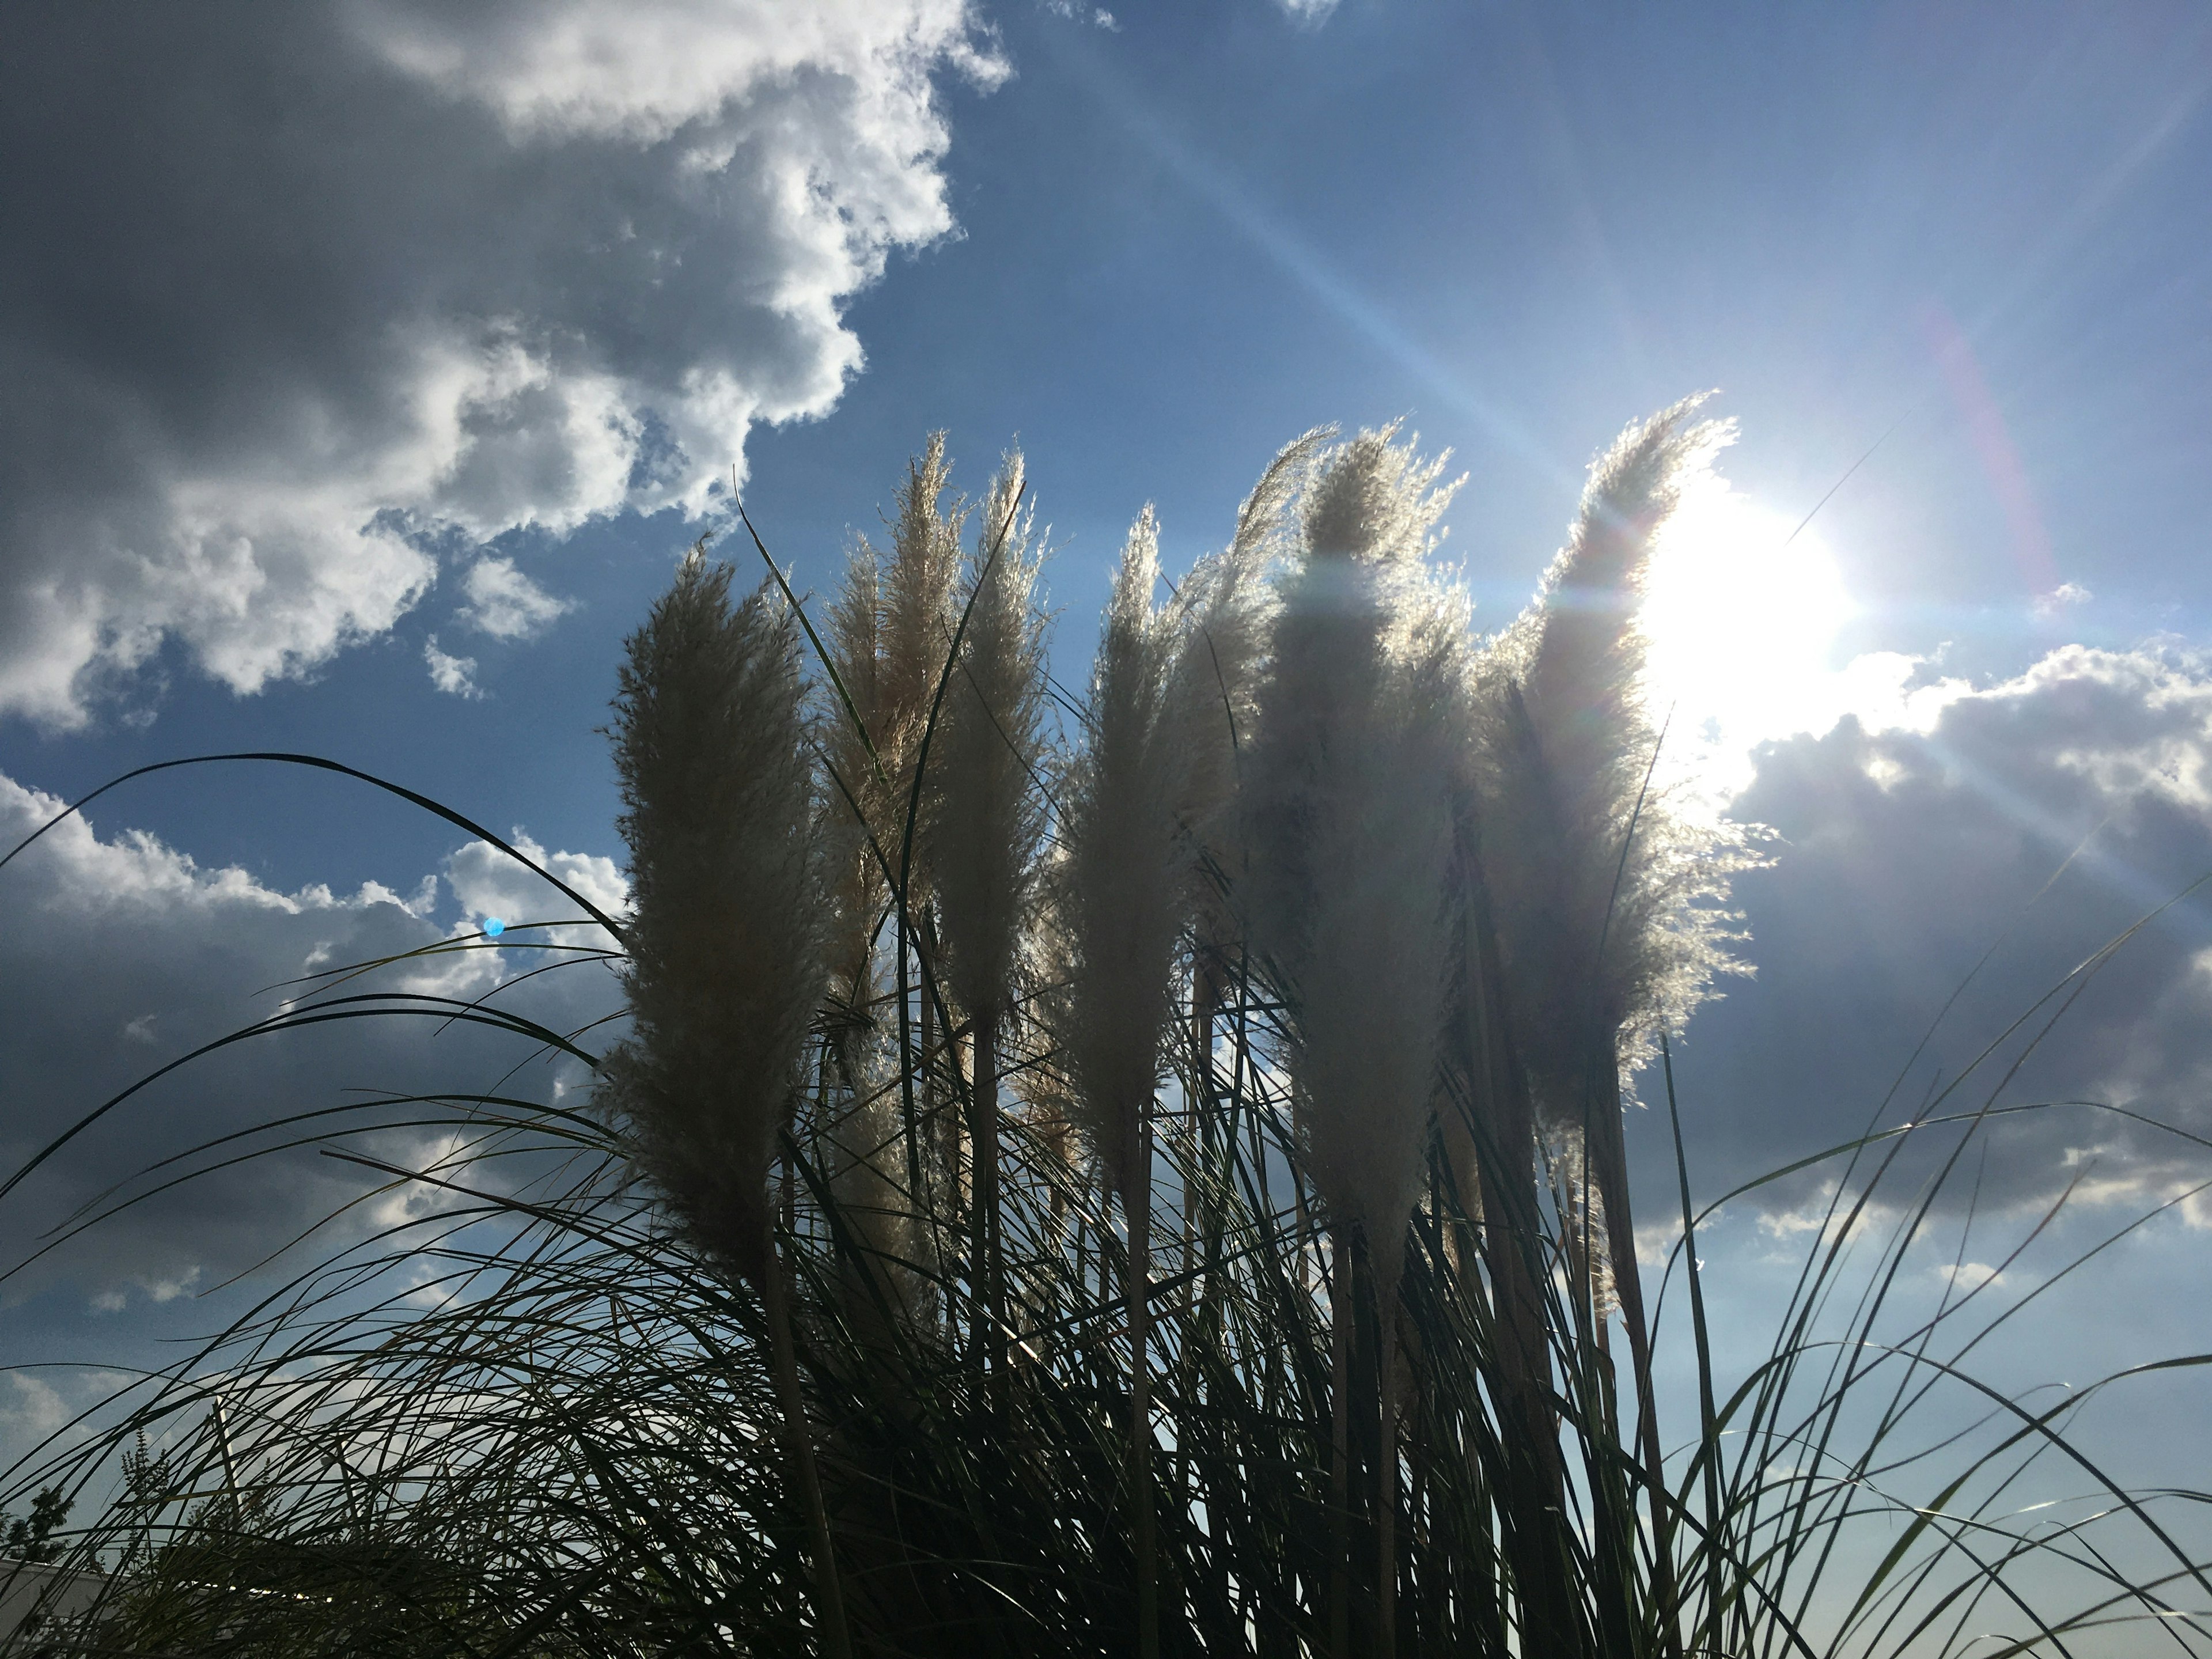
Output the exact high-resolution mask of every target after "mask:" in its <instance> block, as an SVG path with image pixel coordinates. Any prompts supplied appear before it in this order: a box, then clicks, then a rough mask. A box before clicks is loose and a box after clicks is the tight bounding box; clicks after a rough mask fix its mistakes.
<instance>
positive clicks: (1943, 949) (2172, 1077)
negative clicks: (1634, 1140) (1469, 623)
mask: <svg viewBox="0 0 2212 1659" xmlns="http://www.w3.org/2000/svg"><path fill="white" fill-rule="evenodd" d="M1946 695H1948V698H1949V700H1948V702H1942V707H1941V708H1940V712H1934V711H1929V710H1923V713H1924V714H1925V715H1926V718H1925V719H1924V720H1922V722H1921V725H1922V726H1924V729H1911V728H1908V727H1890V728H1887V729H1875V730H1869V729H1868V728H1867V727H1866V726H1863V725H1862V724H1861V723H1860V721H1859V720H1857V719H1856V718H1851V719H1846V720H1844V721H1843V722H1842V723H1841V724H1839V725H1838V726H1836V727H1835V729H1834V730H1832V731H1831V732H1828V733H1827V734H1826V736H1823V737H1819V738H1814V737H1799V738H1794V739H1792V740H1790V741H1789V742H1785V743H1781V744H1773V745H1771V746H1769V747H1767V748H1766V749H1765V750H1763V751H1762V753H1761V754H1760V757H1759V763H1758V771H1757V776H1756V779H1755V781H1753V784H1752V786H1751V787H1750V788H1749V789H1748V791H1747V793H1744V794H1743V795H1742V796H1741V799H1739V801H1738V802H1737V805H1736V811H1738V813H1739V814H1740V815H1741V816H1743V817H1748V818H1752V819H1755V820H1758V821H1760V822H1764V823H1768V824H1771V825H1772V826H1773V827H1774V828H1775V829H1778V831H1779V832H1780V834H1781V836H1782V837H1783V840H1782V842H1781V844H1780V845H1779V846H1778V848H1777V849H1776V852H1777V857H1776V861H1775V863H1774V865H1773V866H1772V867H1771V868H1770V869H1767V870H1763V871H1760V872H1755V873H1753V874H1752V875H1750V876H1749V877H1747V878H1745V879H1744V880H1743V881H1742V882H1741V884H1740V887H1739V898H1740V901H1741V904H1742V907H1743V908H1744V909H1745V911H1746V912H1747V918H1748V921H1749V925H1750V927H1751V929H1752V933H1753V942H1752V943H1751V945H1749V947H1748V950H1747V954H1748V956H1749V957H1751V959H1752V960H1753V962H1755V963H1757V965H1758V976H1757V978H1756V979H1755V980H1754V981H1751V982H1749V983H1738V984H1736V985H1734V986H1732V987H1730V989H1729V997H1728V1000H1726V1001H1724V1002H1723V1003H1721V1004H1719V1005H1717V1006H1715V1007H1713V1008H1711V1010H1709V1011H1708V1012H1705V1013H1703V1014H1701V1015H1700V1016H1699V1018H1698V1020H1697V1022H1696V1024H1694V1025H1693V1026H1692V1030H1691V1032H1690V1033H1689V1040H1688V1041H1687V1042H1686V1043H1685V1044H1684V1045H1683V1048H1682V1051H1681V1053H1680V1056H1679V1064H1678V1066H1677V1076H1678V1079H1679V1080H1680V1083H1681V1085H1682V1092H1681V1098H1682V1103H1683V1108H1684V1111H1685V1115H1686V1123H1687V1127H1688V1130H1689V1133H1690V1136H1691V1139H1692V1157H1693V1159H1694V1160H1695V1162H1696V1164H1697V1174H1698V1176H1699V1188H1700V1189H1701V1190H1702V1191H1703V1192H1705V1194H1707V1195H1711V1194H1715V1193H1717V1192H1718V1191H1720V1190H1722V1189H1723V1188H1725V1187H1727V1186H1729V1185H1733V1184H1734V1183H1735V1182H1740V1181H1743V1180H1747V1179H1749V1178H1751V1177H1753V1176H1756V1175H1758V1174H1759V1173H1761V1172H1763V1171H1765V1170H1771V1169H1773V1168H1776V1167H1778V1166H1779V1165H1781V1164H1784V1163H1785V1162H1788V1161H1789V1160H1790V1159H1792V1158H1796V1157H1799V1156H1802V1155H1803V1154H1805V1153H1807V1152H1810V1151H1812V1150H1814V1149H1815V1148H1817V1147H1819V1146H1822V1145H1824V1144H1829V1143H1834V1142H1840V1141H1843V1140H1845V1139H1849V1138H1850V1137H1852V1136H1855V1135H1857V1134H1859V1133H1863V1131H1864V1130H1865V1129H1866V1128H1867V1127H1869V1124H1870V1123H1872V1122H1874V1121H1876V1120H1877V1119H1879V1121H1881V1123H1883V1124H1885V1125H1889V1124H1896V1123H1899V1122H1903V1121H1908V1120H1912V1119H1916V1118H1918V1117H1920V1116H1923V1115H1927V1114H1929V1113H1930V1112H1931V1111H1935V1110H1940V1111H1945V1112H1956V1111H1960V1110H1972V1109H1978V1108H1979V1107H1980V1106H1982V1105H1984V1103H1992V1102H1994V1103H1998V1104H2002V1105H2015V1104H2024V1103H2035V1102H2045V1101H2093V1102H2101V1103H2106V1104H2109V1105H2114V1106H2120V1107H2125V1108H2128V1109H2131V1110H2134V1111H2137V1112H2142V1113H2144V1114H2146V1115H2150V1116H2153V1117H2154V1118H2157V1119H2158V1120H2160V1121H2162V1122H2167V1123H2172V1124H2174V1125H2176V1126H2178V1127H2182V1128H2185V1129H2186V1130H2188V1131H2190V1132H2191V1133H2196V1134H2199V1135H2204V1134H2212V892H2207V891H2200V892H2198V893H2197V894H2196V895H2195V896H2191V897H2188V898H2185V899H2183V900H2182V902H2179V904H2174V905H2172V908H2168V909H2166V911H2165V912H2164V913H2163V914H2162V915H2159V916H2158V917H2157V918H2156V919H2155V920H2154V921H2151V922H2150V923H2149V924H2148V926H2146V927H2143V928H2142V930H2141V931H2140V932H2139V933H2136V934H2135V936H2134V937H2133V938H2132V939H2130V941H2129V942H2128V943H2127V944H2126V945H2124V947H2123V948H2121V949H2120V950H2119V951H2118V952H2117V953H2116V954H2114V955H2113V956H2112V957H2110V959H2109V960H2108V961H2106V962H2105V963H2103V965H2101V966H2100V968H2099V969H2097V970H2096V972H2095V973H2094V974H2093V975H2089V976H2087V977H2086V979H2085V980H2081V981H2074V983H2075V985H2077V986H2078V987H2079V990H2080V994H2079V996H2078V998H2075V999H2073V1000H2070V1002H2069V1001H2067V1000H2065V999H2064V998H2063V997H2062V998H2061V999H2060V1000H2054V1001H2052V1002H2051V1003H2048V1004H2046V1005H2045V1009H2044V1013H2043V1015H2042V1016H2041V1017H2039V1018H2032V1019H2031V1020H2030V1022H2029V1024H2028V1025H2027V1027H2026V1028H2025V1029H2024V1030H2022V1031H2021V1033H2019V1034H2017V1035H2015V1036H2009V1037H2008V1036H2005V1033H2006V1031H2007V1029H2008V1026H2009V1025H2010V1024H2012V1023H2013V1022H2014V1021H2015V1020H2016V1019H2018V1018H2020V1017H2021V1016H2022V1015H2025V1014H2027V1013H2029V1012H2030V1010H2032V1009H2033V1008H2034V1007H2035V1006H2036V1005H2037V1003H2038V1001H2039V999H2041V998H2043V997H2044V996H2045V994H2046V993H2047V992H2050V991H2051V990H2052V988H2053V987H2058V986H2060V985H2062V984H2063V983H2065V982H2067V980H2068V975H2069V974H2070V973H2072V972H2073V970H2074V969H2076V968H2077V967H2078V966H2080V965H2081V963H2084V962H2085V961H2087V960H2088V959H2090V958H2091V957H2093V955H2094V954H2095V953H2096V952H2097V951H2099V950H2100V947H2102V946H2103V945H2106V943H2107V942H2108V941H2110V940H2112V939H2115V938H2117V937H2118V936H2119V935H2121V934H2122V933H2124V932H2125V931H2126V930H2128V929H2129V928H2130V927H2134V926H2135V924H2136V923H2137V922H2138V921H2141V920H2142V918H2143V917H2145V916H2146V915H2149V914H2150V913H2152V912H2154V911H2155V910H2157V909H2158V908H2159V907H2160V906H2161V905H2165V904H2167V903H2168V902H2170V901H2172V900H2174V899H2175V898H2176V897H2177V896H2179V895H2181V894H2183V893H2184V892H2185V890H2188V889H2189V887H2190V885H2191V884H2192V883H2194V882H2196V881H2197V880H2198V879H2199V878H2202V877H2203V876H2205V875H2206V874H2207V873H2208V872H2212V673H2208V670H2207V666H2206V665H2205V664H2203V662H2202V661H2200V660H2198V659H2196V658H2194V657H2192V656H2190V655H2188V654H2186V653H2173V652H2159V651H2154V650H2144V651H2137V652H2132V653H2114V652H2105V651H2096V650H2091V649H2087V648H2086V647H2067V648H2064V649H2062V650H2059V651H2057V652H2054V653H2051V655H2049V656H2047V657H2045V659H2043V660H2042V661H2041V662H2039V663H2038V664H2036V665H2034V666H2033V668H2031V669H2030V670H2028V671H2027V672H2026V673H2025V674H2023V675H2021V677H2020V678H2016V679H2014V680H2011V681H2008V682H2005V683H2003V684H1996V685H1994V686H1991V687H1989V688H1987V689H1985V690H1975V691H1967V690H1965V689H1964V688H1962V687H1957V686H1955V685H1954V686H1953V687H1951V688H1949V690H1948V693H1947V694H1946ZM2069 860H2070V861H2069ZM1992 945H1995V950H1994V952H1993V953H1992V954H1991V955H1990V958H1989V961H1988V963H1987V964H1986V965H1985V966H1983V967H1981V968H1980V969H1979V971H1978V972H1977V971H1976V964H1977V963H1978V962H1979V961H1980V960H1981V958H1982V957H1983V956H1984V952H1985V951H1990V947H1991V946H1992ZM1970 976H1971V977H1970ZM1962 985H1963V986H1964V987H1965V989H1964V990H1963V992H1961V991H1960V987H1961V986H1962ZM1954 993H1959V995H1958V997H1957V1000H1956V1001H1955V1003H1954V1004H1952V1006H1951V1007H1950V1010H1949V1012H1948V1013H1945V1012H1943V1011H1944V1008H1945V1005H1946V1003H1947V1001H1949V1000H1950V999H1952V997H1953V995H1954ZM1939 1015H1941V1016H1942V1018H1941V1020H1940V1023H1939V1019H1938V1017H1939ZM2053 1015H2055V1016H2057V1023H2056V1024H2054V1025H2051V1027H2050V1029H2049V1030H2048V1032H2047V1034H2045V1033H2044V1032H2043V1027H2044V1026H2045V1024H2046V1023H2047V1022H2048V1020H2049V1018H2051V1016H2053ZM1931 1031H1932V1036H1930V1040H1929V1043H1928V1046H1927V1048H1926V1050H1925V1052H1924V1053H1923V1054H1922V1055H1921V1056H1920V1058H1919V1059H1918V1060H1917V1061H1915V1060H1913V1058H1912V1056H1913V1050H1914V1048H1915V1046H1916V1045H1917V1043H1918V1042H1920V1040H1921V1039H1922V1038H1923V1036H1929V1034H1930V1033H1931ZM2032 1038H2033V1042H2031V1039H2032ZM1991 1045H1995V1047H1994V1050H1993V1052H1990V1054H1989V1056H1988V1057H1987V1058H1982V1056H1983V1055H1984V1051H1985V1050H1989V1049H1990V1048H1991ZM1977 1062H1978V1063H1977ZM1893 1088H1894V1091H1895V1092H1894V1094H1893V1095H1891V1091H1892V1090H1893ZM1947 1090H1948V1091H1950V1092H1948V1094H1945V1093H1944V1092H1943V1091H1947ZM1646 1092H1647V1093H1650V1092H1651V1091H1650V1090H1649V1089H1647V1091H1646ZM1885 1096H1890V1100H1889V1103H1888V1104H1887V1107H1884V1106H1883V1105H1882V1102H1883V1100H1884V1097H1885ZM1938 1097H1941V1098H1940V1103H1938ZM1636 1127H1637V1129H1638V1132H1639V1136H1640V1138H1642V1139H1645V1141H1646V1142H1647V1145H1649V1146H1650V1148H1651V1149H1652V1157H1651V1158H1650V1159H1647V1163H1650V1164H1656V1162H1657V1161H1658V1153H1659V1140H1658V1133H1654V1132H1655V1131H1657V1132H1660V1133H1663V1127H1662V1125H1660V1124H1659V1123H1657V1122H1656V1121H1643V1122H1639V1123H1638V1125H1637V1126H1636ZM1916 1139H1917V1140H1918V1141H1920V1142H1921V1143H1922V1145H1921V1146H1920V1148H1919V1150H1917V1152H1915V1153H1914V1154H1913V1155H1912V1156H1911V1158H1908V1160H1907V1161H1906V1164H1905V1166H1904V1167H1903V1168H1902V1169H1901V1170H1900V1171H1899V1176H1897V1177H1896V1179H1897V1180H1898V1182H1899V1186H1898V1187H1897V1188H1895V1189H1894V1190H1896V1191H1898V1192H1899V1194H1903V1193H1905V1192H1909V1191H1910V1189H1911V1185H1912V1183H1913V1182H1914V1181H1915V1180H1917V1178H1918V1177H1919V1176H1922V1175H1924V1174H1925V1173H1926V1172H1927V1170H1929V1168H1930V1167H1931V1166H1932V1164H1933V1163H1934V1162H1935V1161H1936V1159H1937V1158H1940V1157H1941V1156H1942V1155H1943V1154H1945V1153H1948V1152H1949V1150H1950V1149H1951V1147H1952V1146H1953V1145H1954V1139H1953V1137H1952V1136H1950V1135H1949V1134H1946V1133H1936V1134H1929V1135H1927V1136H1923V1137H1917V1138H1916ZM1987 1145H1988V1152H1987V1158H1986V1161H1984V1156H1983V1153H1982V1152H1981V1151H1980V1150H1979V1149H1977V1150H1976V1151H1975V1152H1973V1154H1972V1156H1971V1157H1970V1158H1967V1159H1966V1161H1965V1163H1964V1164H1963V1165H1962V1167H1961V1172H1960V1176H1958V1178H1957V1182H1956V1185H1955V1188H1954V1194H1953V1197H1954V1200H1955V1201H1956V1202H1960V1203H1963V1202H1964V1201H1965V1200H1966V1198H1967V1197H1968V1195H1969V1194H1971V1193H1972V1192H1973V1191H1974V1190H1975V1188H1976V1183H1977V1182H1978V1183H1979V1186H1978V1192H1979V1200H1980V1202H1981V1203H1983V1204H1984V1205H1985V1206H1990V1205H1994V1206H2019V1205H2027V1204H2034V1203H2041V1202H2046V1201H2048V1200H2051V1198H2053V1197H2055V1196H2056V1195H2057V1193H2058V1192H2059V1191H2060V1190H2061V1189H2062V1188H2063V1187H2064V1186H2065V1184H2066V1183H2067V1182H2069V1181H2071V1180H2073V1179H2075V1177H2076V1176H2085V1175H2086V1177H2087V1178H2086V1179H2085V1181H2084V1182H2083V1185H2082V1187H2081V1189H2080V1194H2079V1196H2081V1198H2083V1199H2087V1200H2103V1201H2112V1202H2124V1203H2128V1204H2130V1205H2134V1204H2142V1203H2145V1202H2148V1201H2154V1200H2157V1199H2159V1198H2161V1197H2164V1196H2166V1195H2170V1194H2173V1193H2175V1192H2177V1191H2179V1190H2180V1189H2181V1188H2184V1187H2185V1186H2188V1185H2193V1184H2194V1183H2195V1182H2198V1181H2202V1180H2203V1179H2204V1178H2205V1177H2206V1176H2212V1158H2207V1157H2206V1156H2205V1155H2204V1153H2203V1152H2202V1150H2201V1149H2198V1148H2195V1147H2192V1146H2188V1145H2186V1144H2185V1143H2182V1142H2179V1141H2178V1140H2176V1139H2173V1138H2172V1137H2169V1136H2166V1135H2162V1134H2160V1133H2155V1132H2154V1131H2151V1130H2148V1129H2146V1128H2144V1127H2142V1126H2139V1125H2136V1124H2132V1123H2130V1122H2129V1121H2125V1120H2123V1119H2120V1118H2117V1117H2115V1116H2112V1115H2109V1114H2105V1113H2100V1112H2098V1111H2095V1110H2093V1109H2086V1108H2082V1107H2078V1106H2066V1107H2060V1108H2057V1109H2051V1110H2049V1111H2039V1112H2035V1113H2031V1114H2027V1115H2015V1116H2008V1117H2007V1118H2006V1119H2004V1120H2003V1121H2002V1123H2001V1124H1998V1125H1994V1126H1992V1127H1991V1129H1990V1135H1989V1139H1988V1143H1987ZM1665 1162H1666V1163H1667V1164H1668V1165H1669V1166H1671V1157H1668V1158H1666V1159H1665ZM1826 1173H1831V1174H1832V1173H1834V1171H1828V1172H1826ZM1656 1184H1658V1183H1656V1182H1655V1187H1656ZM1808 1184H1809V1183H1808V1181H1800V1182H1793V1183H1790V1185H1788V1186H1786V1187H1784V1188H1779V1189H1777V1191H1776V1192H1775V1193H1773V1194H1771V1198H1770V1199H1769V1200H1768V1201H1769V1202H1771V1203H1774V1204H1780V1205H1785V1206H1786V1205H1788V1204H1790V1203H1793V1202H1796V1201H1799V1200H1802V1198H1803V1197H1804V1196H1805V1194H1806V1191H1807V1188H1808ZM1668 1196H1669V1197H1670V1198H1671V1194H1668ZM1655 1199H1656V1192H1655ZM1671 1209H1672V1205H1671V1203H1670V1204H1669V1205H1668V1209H1667V1210H1666V1211H1662V1212H1650V1211H1647V1213H1668V1212H1671ZM2197 1214H2198V1215H2199V1216H2200V1217H2201V1218H2203V1219H2204V1220H2206V1221H2208V1222H2212V1206H2200V1207H2199V1209H2198V1210H2197Z"/></svg>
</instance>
